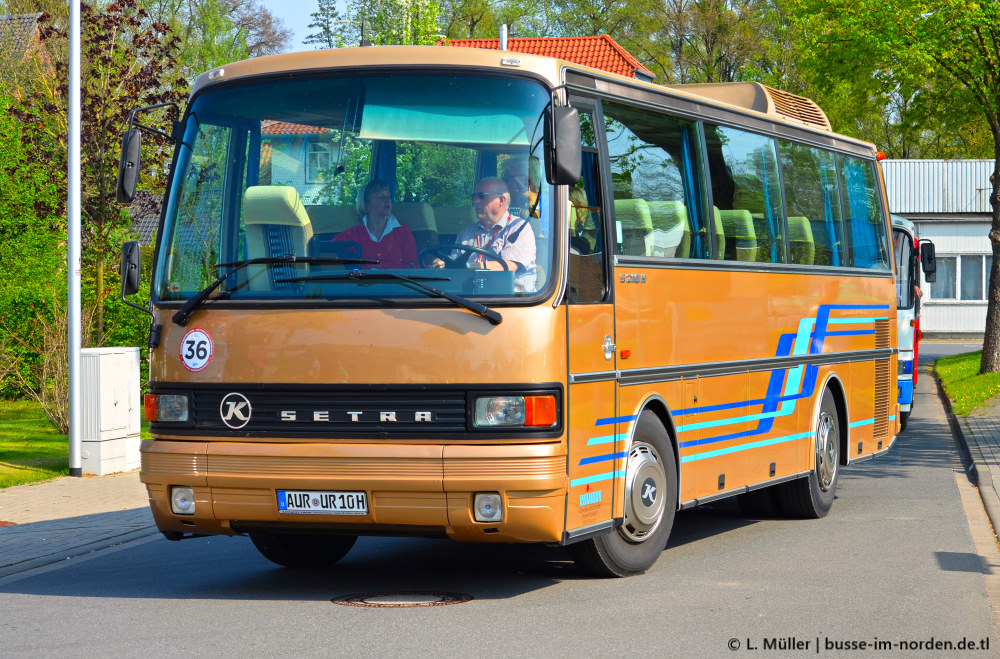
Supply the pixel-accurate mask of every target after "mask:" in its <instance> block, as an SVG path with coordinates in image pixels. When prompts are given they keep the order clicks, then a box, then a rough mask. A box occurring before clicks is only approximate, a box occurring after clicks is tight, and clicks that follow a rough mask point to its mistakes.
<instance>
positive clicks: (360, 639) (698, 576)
mask: <svg viewBox="0 0 1000 659" xmlns="http://www.w3.org/2000/svg"><path fill="white" fill-rule="evenodd" d="M920 384H921V386H920V387H919V388H918V393H917V405H916V407H915V410H914V413H913V416H912V417H911V420H910V425H909V427H908V429H907V431H906V432H905V433H903V434H902V435H901V436H900V437H899V439H898V440H897V442H896V444H895V446H894V447H893V449H892V450H891V451H890V452H889V453H888V454H887V455H886V456H883V457H881V458H878V459H875V460H872V461H869V462H865V463H862V464H859V465H856V466H852V467H850V468H847V469H844V470H843V471H842V472H841V480H840V483H839V487H838V498H837V501H836V502H835V504H834V507H833V510H832V512H831V513H830V515H829V516H828V517H826V518H825V519H822V520H809V521H802V520H796V521H788V520H769V519H768V520H758V519H748V518H746V517H743V516H741V515H740V514H739V512H738V511H737V510H735V508H734V507H733V506H732V505H727V504H725V503H723V504H720V505H716V506H714V507H712V508H705V509H697V510H693V511H685V512H683V513H681V514H679V515H678V518H677V522H676V524H675V528H674V533H673V535H672V536H671V540H670V543H669V545H668V547H667V548H666V550H665V551H664V552H663V555H662V556H661V557H660V560H659V562H658V563H657V564H656V565H655V566H654V567H653V569H652V570H650V571H649V572H648V573H647V574H645V575H642V576H638V577H633V578H629V579H615V580H602V579H591V578H586V577H584V576H583V575H582V574H581V573H580V572H578V571H577V569H576V568H575V567H574V565H573V564H572V563H571V562H570V561H569V560H568V558H567V557H566V555H565V553H564V552H563V550H561V549H558V548H545V547H530V546H506V545H495V546H491V545H463V544H457V543H452V542H450V541H446V540H423V539H394V538H368V539H362V540H360V541H359V542H358V544H357V545H356V546H355V548H354V549H353V550H352V551H351V553H350V554H348V556H347V558H345V559H344V560H343V561H342V562H341V563H340V564H338V565H337V566H335V567H333V568H332V569H328V570H325V571H318V572H309V571H307V572H299V571H292V570H287V569H281V568H277V567H275V566H273V565H271V564H270V563H268V562H267V561H266V560H265V559H263V558H262V557H260V556H259V555H258V554H257V552H256V551H255V550H254V549H253V547H252V546H251V544H250V542H249V541H248V540H246V539H244V538H201V539H196V540H186V541H183V542H180V543H170V542H167V541H166V540H163V539H160V538H157V539H154V540H148V541H139V542H135V543H131V544H127V545H124V546H123V547H121V548H119V549H116V550H110V551H105V552H99V553H97V554H94V555H93V558H90V559H89V560H84V561H79V560H74V561H73V562H72V566H71V567H62V566H55V567H50V568H47V569H44V570H41V571H37V572H34V573H27V574H25V575H22V576H20V577H14V578H8V579H0V620H2V622H0V655H2V656H5V657H8V656H15V657H22V656H23V657H29V656H30V657H36V656H55V655H59V654H63V655H67V656H79V655H88V656H90V655H96V656H112V655H114V656H140V655H146V654H148V653H149V652H150V650H155V651H156V652H157V653H158V654H160V653H163V654H170V655H176V656H192V655H198V656H203V655H207V656H240V657H258V656H260V657H263V656H268V657H270V656H350V657H358V656H365V657H367V656H403V657H408V656H441V655H447V656H463V657H464V656H476V657H480V656H486V657H501V656H525V657H542V656H545V657H549V656H557V657H594V656H600V655H607V656H611V655H612V653H615V654H625V653H627V654H630V655H638V656H656V657H688V656H692V657H727V656H732V657H742V656H774V655H775V654H777V655H778V656H807V655H809V656H816V654H817V647H816V646H817V643H818V644H819V648H818V649H819V652H818V654H820V655H823V656H841V655H850V656H859V652H860V653H861V654H865V653H870V652H872V650H871V648H870V646H869V648H867V649H866V650H860V643H861V642H865V643H876V642H880V643H892V644H893V645H892V646H891V649H882V650H879V651H877V652H876V654H879V655H886V654H887V655H888V656H898V657H912V656H953V655H954V654H956V651H955V650H954V649H953V650H946V649H945V648H944V646H937V649H934V646H931V648H932V649H930V650H926V649H925V648H926V645H924V646H919V645H911V644H917V643H923V644H926V643H928V642H933V643H942V642H950V643H953V644H958V643H961V642H963V641H966V640H967V641H969V642H971V643H973V644H974V645H975V646H976V647H977V648H978V647H979V644H980V643H981V642H984V641H987V640H988V642H989V644H990V646H989V650H980V649H977V650H974V651H971V652H967V653H966V654H968V655H970V656H997V652H998V651H1000V640H998V636H997V630H996V627H995V625H994V618H993V614H992V612H991V609H990V602H989V599H988V596H987V587H988V586H987V584H988V581H987V579H984V575H983V572H984V570H985V571H998V570H1000V558H998V557H997V555H996V546H995V544H994V545H993V547H992V553H990V552H989V551H984V550H982V549H981V548H980V550H979V551H978V552H977V549H976V544H975V543H974V542H973V539H972V537H973V535H974V534H975V532H976V529H978V530H979V531H982V528H983V525H984V524H985V517H984V516H983V514H982V509H981V507H980V508H979V511H978V513H976V511H975V509H974V506H973V512H972V513H971V514H969V518H970V519H972V532H970V523H969V521H967V512H966V508H968V505H966V506H963V498H962V496H961V493H964V495H965V499H966V502H968V501H969V500H970V494H969V492H970V491H971V492H972V493H973V494H972V495H971V496H972V497H973V498H974V497H975V490H974V489H972V488H971V486H970V485H969V484H968V482H967V481H965V479H964V476H963V475H962V468H961V465H960V463H959V459H958V453H957V450H956V445H955V443H954V440H953V439H952V437H951V433H950V431H949V428H948V424H947V420H946V418H945V417H944V414H943V411H942V410H941V407H940V401H939V400H938V399H937V398H936V396H935V395H934V394H933V392H932V391H930V389H929V388H930V387H931V386H932V383H931V379H930V378H922V379H921V380H920ZM963 488H964V489H963ZM977 515H978V516H977ZM986 544H987V545H988V544H989V543H986ZM413 592H417V593H426V592H433V593H457V594H463V595H468V596H471V598H472V599H471V600H470V601H467V602H465V603H460V604H454V605H450V606H430V607H412V608H366V607H356V606H344V605H340V604H334V603H332V602H331V599H333V598H337V597H342V596H345V595H356V594H370V593H376V594H381V595H386V594H390V593H413ZM391 597H393V596H390V597H389V599H391ZM396 597H397V598H398V599H399V600H401V601H402V600H407V599H427V596H423V595H411V596H396ZM901 642H902V643H905V644H906V645H905V646H900V645H899V644H900V643H901ZM851 643H853V644H854V645H853V647H854V648H858V650H845V648H849V647H851V646H849V645H846V644H851ZM733 648H736V649H735V650H734V649H733ZM748 648H755V649H748ZM785 648H798V649H797V650H788V649H785ZM837 648H840V650H839V651H838V650H837Z"/></svg>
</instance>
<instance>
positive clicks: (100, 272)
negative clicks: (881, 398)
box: [94, 222, 996, 346]
mask: <svg viewBox="0 0 1000 659" xmlns="http://www.w3.org/2000/svg"><path fill="white" fill-rule="evenodd" d="M994 226H996V222H994ZM993 250H994V251H996V246H995V245H994V247H993ZM94 279H95V281H94V293H95V295H96V297H97V308H96V309H95V310H94V313H95V318H94V345H95V346H102V345H104V259H103V258H100V256H98V259H97V273H96V275H95V277H94Z"/></svg>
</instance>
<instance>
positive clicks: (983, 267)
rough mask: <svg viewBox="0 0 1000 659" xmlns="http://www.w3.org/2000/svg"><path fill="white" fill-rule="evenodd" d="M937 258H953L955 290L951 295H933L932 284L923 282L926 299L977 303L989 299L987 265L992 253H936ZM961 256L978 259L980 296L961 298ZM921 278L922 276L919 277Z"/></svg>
mask: <svg viewBox="0 0 1000 659" xmlns="http://www.w3.org/2000/svg"><path fill="white" fill-rule="evenodd" d="M936 256H937V258H938V259H955V291H954V296H953V297H935V296H934V293H933V290H932V284H928V283H926V282H924V286H925V289H924V291H925V292H926V293H927V294H928V298H927V299H928V300H934V301H937V302H955V303H960V304H979V303H983V302H986V301H987V300H988V299H989V294H990V290H989V288H990V271H989V268H988V267H987V263H988V262H989V259H990V258H992V256H993V255H992V254H987V253H977V254H971V253H970V254H941V253H938V254H937V255H936ZM963 258H976V259H979V263H980V268H979V276H980V277H981V286H982V291H983V295H982V297H981V298H978V299H975V300H963V299H962V259H963ZM921 279H922V277H921Z"/></svg>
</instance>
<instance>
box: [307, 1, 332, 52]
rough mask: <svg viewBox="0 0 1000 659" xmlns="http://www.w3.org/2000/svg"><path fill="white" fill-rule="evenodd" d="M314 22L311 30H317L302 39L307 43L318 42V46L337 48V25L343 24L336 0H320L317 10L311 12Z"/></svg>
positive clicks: (310, 25)
mask: <svg viewBox="0 0 1000 659" xmlns="http://www.w3.org/2000/svg"><path fill="white" fill-rule="evenodd" d="M310 16H312V19H313V22H312V23H310V24H309V29H310V30H316V32H313V33H312V34H310V35H308V36H307V37H306V38H305V39H303V40H302V43H304V44H306V45H312V44H316V47H317V48H337V47H338V46H339V45H340V44H338V43H337V26H338V25H341V22H340V21H341V18H340V12H339V11H337V3H336V0H318V6H317V8H316V11H314V12H313V13H311V14H310Z"/></svg>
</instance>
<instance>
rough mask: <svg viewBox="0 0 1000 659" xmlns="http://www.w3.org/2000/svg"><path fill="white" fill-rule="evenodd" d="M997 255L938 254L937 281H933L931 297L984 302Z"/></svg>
mask: <svg viewBox="0 0 1000 659" xmlns="http://www.w3.org/2000/svg"><path fill="white" fill-rule="evenodd" d="M992 267H993V257H992V256H985V255H983V254H962V255H959V256H938V257H937V281H935V282H934V283H933V284H931V299H934V300H965V301H970V302H981V301H984V300H986V296H987V295H988V294H989V290H988V289H989V281H990V269H991V268H992Z"/></svg>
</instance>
